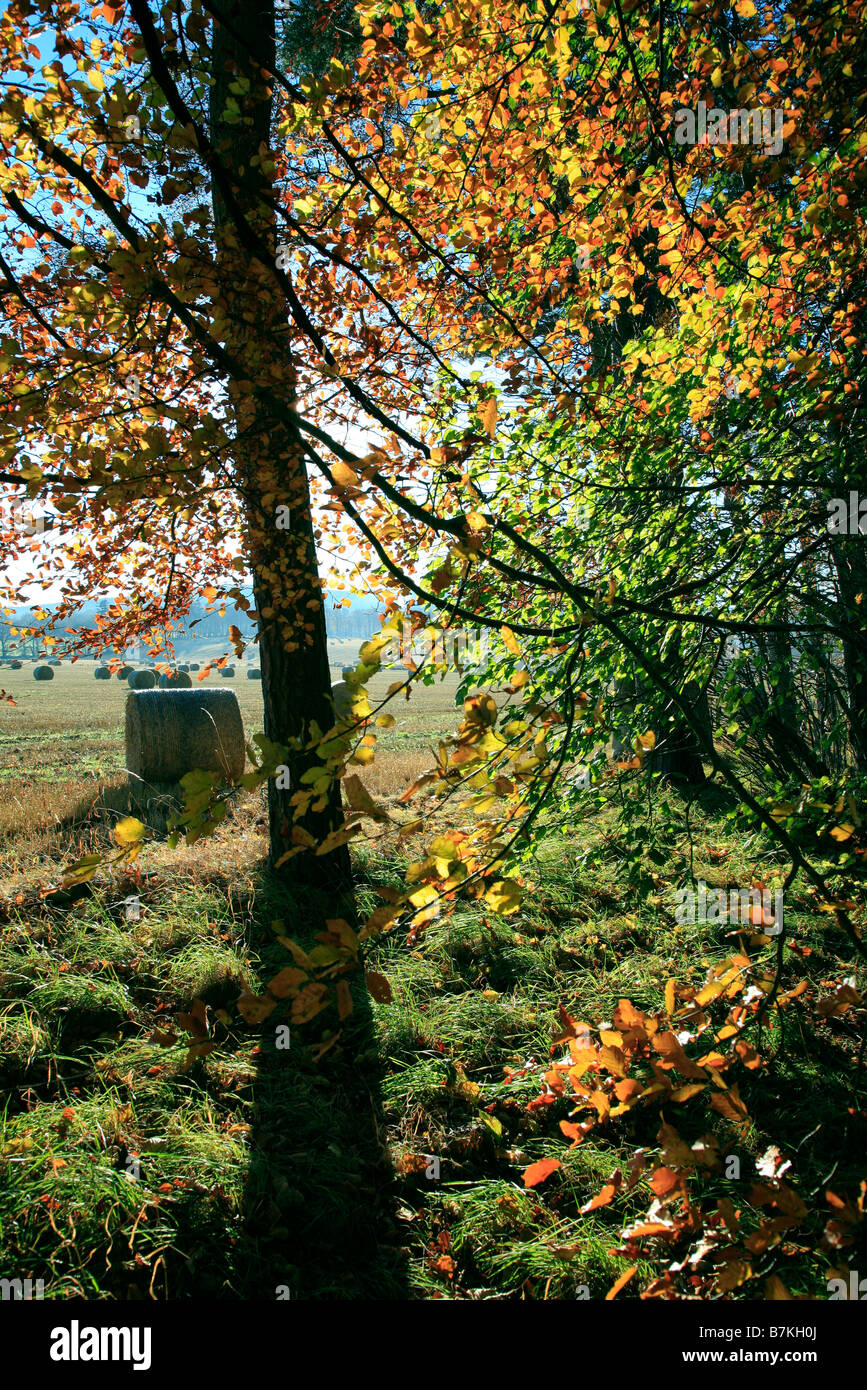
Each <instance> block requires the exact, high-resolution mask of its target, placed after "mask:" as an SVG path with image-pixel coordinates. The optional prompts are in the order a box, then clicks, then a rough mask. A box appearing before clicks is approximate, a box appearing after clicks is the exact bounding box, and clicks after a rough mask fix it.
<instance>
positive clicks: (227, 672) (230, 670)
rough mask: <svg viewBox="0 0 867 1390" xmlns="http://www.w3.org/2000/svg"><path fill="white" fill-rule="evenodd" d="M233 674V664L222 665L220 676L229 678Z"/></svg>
mask: <svg viewBox="0 0 867 1390" xmlns="http://www.w3.org/2000/svg"><path fill="white" fill-rule="evenodd" d="M234 674H235V668H234V666H224V667H223V669H222V671H221V672H220V675H221V676H229V677H230V678H231V677H232V676H234Z"/></svg>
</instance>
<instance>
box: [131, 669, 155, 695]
mask: <svg viewBox="0 0 867 1390" xmlns="http://www.w3.org/2000/svg"><path fill="white" fill-rule="evenodd" d="M126 683H127V685H128V686H129V688H130V690H153V688H154V686H155V685H156V683H157V678H156V673H155V672H154V671H152V670H151V669H150V667H149V666H142V667H141V668H140V669H139V670H138V671H131V672H130V674H129V675H128V676H127V678H126Z"/></svg>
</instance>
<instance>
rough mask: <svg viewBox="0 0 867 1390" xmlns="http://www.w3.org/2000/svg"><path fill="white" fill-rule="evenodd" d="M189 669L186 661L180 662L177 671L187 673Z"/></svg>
mask: <svg viewBox="0 0 867 1390" xmlns="http://www.w3.org/2000/svg"><path fill="white" fill-rule="evenodd" d="M189 669H190V663H189V662H188V661H182V662H181V664H180V666H179V667H178V670H179V671H189Z"/></svg>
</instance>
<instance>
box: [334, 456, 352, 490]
mask: <svg viewBox="0 0 867 1390" xmlns="http://www.w3.org/2000/svg"><path fill="white" fill-rule="evenodd" d="M331 476H332V478H333V479H334V481H335V483H337V485H338V487H355V486H356V484H357V483H358V474H357V473H355V472H354V471H353V470H352V469H351V468H350V467H349V465H348V464H346V463H339V462H338V463H333V464H332V465H331Z"/></svg>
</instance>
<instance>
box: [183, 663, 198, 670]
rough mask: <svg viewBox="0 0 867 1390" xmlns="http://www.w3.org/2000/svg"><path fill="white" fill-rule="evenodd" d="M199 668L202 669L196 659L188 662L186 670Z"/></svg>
mask: <svg viewBox="0 0 867 1390" xmlns="http://www.w3.org/2000/svg"><path fill="white" fill-rule="evenodd" d="M181 669H183V668H181ZM201 669H202V668H201V666H200V665H199V663H198V661H191V662H190V664H189V666H188V667H187V670H188V671H201Z"/></svg>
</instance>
